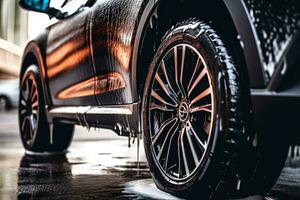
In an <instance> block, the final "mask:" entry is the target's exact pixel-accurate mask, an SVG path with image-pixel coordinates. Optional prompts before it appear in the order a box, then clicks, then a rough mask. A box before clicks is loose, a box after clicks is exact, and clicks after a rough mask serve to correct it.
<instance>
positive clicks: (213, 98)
mask: <svg viewBox="0 0 300 200" xmlns="http://www.w3.org/2000/svg"><path fill="white" fill-rule="evenodd" d="M238 70H239V69H238V68H237V67H236V66H235V65H234V63H233V60H232V59H231V57H230V56H229V55H228V52H227V50H226V48H225V47H224V43H223V42H222V41H221V39H220V37H219V36H218V35H217V34H216V32H215V31H214V30H213V29H212V28H211V27H210V26H208V25H207V24H205V23H203V22H199V21H197V20H194V19H191V20H188V21H184V22H182V23H178V24H177V25H175V26H173V27H172V28H171V29H170V30H169V31H168V32H167V33H166V35H165V37H164V38H163V39H162V42H161V45H160V46H159V48H158V50H157V51H156V54H155V55H154V58H153V61H152V63H151V66H150V69H149V72H148V76H147V79H146V83H145V86H144V94H143V104H142V113H141V115H142V130H143V136H144V147H145V153H146V157H147V160H148V162H149V167H150V171H151V174H152V177H153V179H154V182H155V184H156V185H157V186H158V187H159V188H160V189H161V190H164V191H167V192H170V193H173V194H175V195H179V196H185V197H192V198H195V197H199V195H200V196H201V197H202V198H203V199H218V198H231V197H233V196H235V197H236V196H241V195H243V193H242V192H241V191H242V189H243V184H244V182H246V179H247V178H248V177H249V176H250V171H247V170H245V169H246V168H247V169H248V168H249V167H250V166H251V165H249V164H248V162H243V163H241V162H240V161H241V160H240V159H239V158H241V157H247V156H248V148H247V147H245V145H244V144H247V143H248V139H247V138H249V137H248V135H247V134H248V132H247V130H246V127H247V126H246V125H245V121H244V119H245V116H246V115H247V113H244V112H243V109H242V105H245V102H247V101H245V102H243V101H242V99H243V98H242V96H243V93H242V92H241V91H242V86H241V85H242V84H241V80H240V77H239V75H238V74H239V71H238ZM246 146H247V145H246ZM241 147H242V148H241ZM245 149H246V150H247V151H244V150H245ZM248 158H250V157H248ZM249 160H250V159H249ZM245 171H247V173H244V172H245Z"/></svg>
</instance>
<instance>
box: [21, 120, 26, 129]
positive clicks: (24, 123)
mask: <svg viewBox="0 0 300 200" xmlns="http://www.w3.org/2000/svg"><path fill="white" fill-rule="evenodd" d="M26 121H27V117H24V119H23V121H22V125H21V130H22V131H24V128H25V125H26Z"/></svg>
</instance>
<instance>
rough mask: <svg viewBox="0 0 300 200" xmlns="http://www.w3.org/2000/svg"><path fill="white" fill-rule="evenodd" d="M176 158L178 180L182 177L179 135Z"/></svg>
mask: <svg viewBox="0 0 300 200" xmlns="http://www.w3.org/2000/svg"><path fill="white" fill-rule="evenodd" d="M177 156H178V178H180V177H182V169H181V168H182V165H181V145H180V135H179V136H178V139H177Z"/></svg>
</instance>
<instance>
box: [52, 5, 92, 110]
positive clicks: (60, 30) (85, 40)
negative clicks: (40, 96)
mask: <svg viewBox="0 0 300 200" xmlns="http://www.w3.org/2000/svg"><path fill="white" fill-rule="evenodd" d="M86 2H87V0H71V1H69V3H67V4H66V5H65V6H64V7H63V8H61V10H62V11H64V12H68V15H67V16H66V17H65V18H64V19H60V20H57V22H56V23H54V24H53V25H51V26H50V27H49V29H48V31H49V33H48V41H47V50H46V68H47V69H46V73H47V78H48V81H49V88H50V93H51V97H52V101H53V103H54V105H56V106H57V105H64V106H67V105H72V106H76V105H77V106H79V105H80V106H82V105H96V99H95V96H94V70H93V65H92V62H91V51H90V45H89V25H88V24H89V22H88V21H89V15H90V8H87V7H84V6H83V5H85V3H86Z"/></svg>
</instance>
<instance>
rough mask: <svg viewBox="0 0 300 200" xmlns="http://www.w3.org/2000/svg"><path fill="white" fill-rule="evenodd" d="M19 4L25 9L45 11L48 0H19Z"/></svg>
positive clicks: (47, 7)
mask: <svg viewBox="0 0 300 200" xmlns="http://www.w3.org/2000/svg"><path fill="white" fill-rule="evenodd" d="M19 4H20V6H21V7H23V8H24V9H26V10H31V11H35V12H41V13H47V11H48V10H49V5H50V0H20V1H19Z"/></svg>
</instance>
